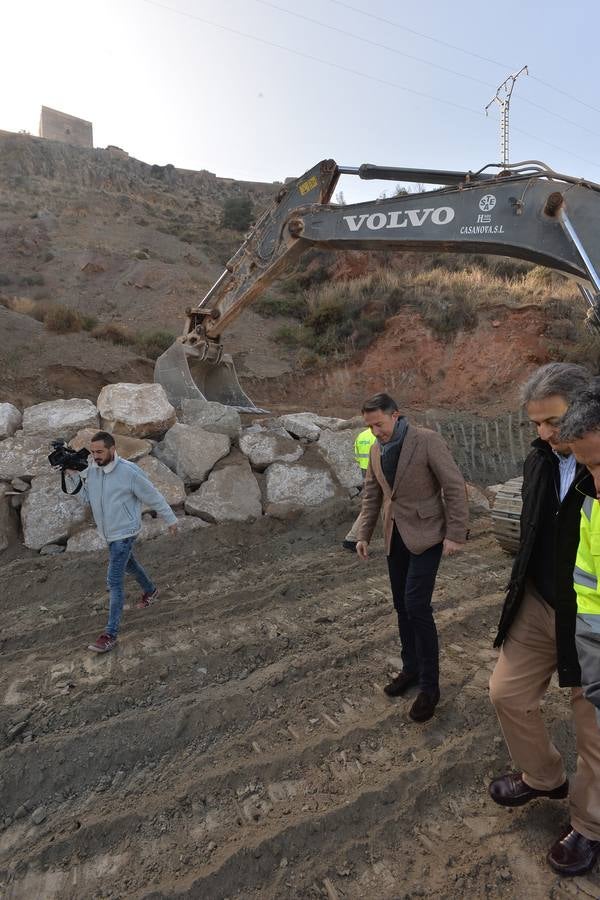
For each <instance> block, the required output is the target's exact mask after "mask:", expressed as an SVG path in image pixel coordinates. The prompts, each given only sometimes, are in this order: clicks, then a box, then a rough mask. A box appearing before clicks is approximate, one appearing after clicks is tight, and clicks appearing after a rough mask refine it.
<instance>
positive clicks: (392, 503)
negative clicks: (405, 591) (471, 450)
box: [358, 425, 469, 556]
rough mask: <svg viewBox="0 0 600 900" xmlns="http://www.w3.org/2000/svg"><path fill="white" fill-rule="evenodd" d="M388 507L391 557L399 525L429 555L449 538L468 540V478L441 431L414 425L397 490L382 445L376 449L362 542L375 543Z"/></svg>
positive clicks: (372, 456) (360, 533)
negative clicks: (384, 464) (383, 463)
mask: <svg viewBox="0 0 600 900" xmlns="http://www.w3.org/2000/svg"><path fill="white" fill-rule="evenodd" d="M382 504H383V534H384V539H385V548H386V553H387V554H388V556H389V553H390V546H391V542H392V533H393V528H394V522H395V523H396V527H397V528H398V531H399V532H400V537H401V538H402V540H403V541H404V543H405V544H406V546H407V547H408V549H409V550H410V552H411V553H423V552H424V551H425V550H428V549H429V547H433V546H434V544H439V543H440V541H443V540H444V538H448V539H449V540H451V541H456V543H457V544H462V543H464V541H466V539H467V526H468V521H469V507H468V503H467V490H466V486H465V481H464V478H463V477H462V475H461V473H460V471H459V469H458V466H457V465H456V463H455V462H454V460H453V458H452V454H451V453H450V451H449V450H448V447H447V446H446V443H445V442H444V439H443V438H442V437H440V435H439V434H438V433H437V432H436V431H430V430H429V429H428V428H419V427H417V426H415V425H409V426H408V430H407V432H406V437H405V438H404V444H403V445H402V451H401V453H400V459H399V460H398V468H397V470H396V477H395V479H394V487H393V489H392V488H390V486H389V484H388V481H387V479H386V477H385V475H384V474H383V470H382V468H381V451H380V446H379V442H378V441H375V443H374V444H373V446H372V447H371V453H370V457H369V468H368V469H367V477H366V480H365V486H364V489H363V496H362V508H361V511H360V516H359V520H358V540H359V541H367V543H368V542H369V541H370V540H371V536H372V534H373V531H374V529H375V525H376V524H377V519H378V518H379V512H380V510H381V506H382Z"/></svg>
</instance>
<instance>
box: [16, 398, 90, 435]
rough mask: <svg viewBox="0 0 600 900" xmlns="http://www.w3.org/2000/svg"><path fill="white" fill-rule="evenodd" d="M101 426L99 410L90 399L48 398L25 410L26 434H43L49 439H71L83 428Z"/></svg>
mask: <svg viewBox="0 0 600 900" xmlns="http://www.w3.org/2000/svg"><path fill="white" fill-rule="evenodd" d="M99 427H100V419H99V417H98V410H97V409H96V407H95V406H94V404H93V403H91V402H90V401H89V400H47V401H46V402H44V403H36V405H35V406H28V407H27V409H25V410H24V411H23V431H24V432H25V434H36V435H41V436H43V437H45V438H47V439H48V440H51V439H52V438H64V439H65V440H67V441H68V440H70V439H71V438H72V437H73V435H75V434H77V432H78V431H80V430H81V429H82V428H93V429H94V430H95V431H97V430H98V428H99Z"/></svg>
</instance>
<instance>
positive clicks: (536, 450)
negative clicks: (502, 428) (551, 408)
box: [494, 438, 587, 687]
mask: <svg viewBox="0 0 600 900" xmlns="http://www.w3.org/2000/svg"><path fill="white" fill-rule="evenodd" d="M532 447H533V450H532V451H531V452H530V454H529V456H528V457H527V459H526V460H525V464H524V466H523V491H522V496H523V507H522V509H521V542H520V545H519V550H518V552H517V555H516V557H515V561H514V564H513V567H512V572H511V576H510V582H509V585H508V589H507V594H506V599H505V601H504V607H503V609H502V615H501V616H500V623H499V625H498V634H497V636H496V640H495V641H494V647H500V646H501V644H502V643H503V642H504V641H505V639H506V637H507V635H508V634H509V632H510V628H511V625H512V623H513V622H514V620H515V618H516V615H517V613H518V611H519V608H520V606H521V602H522V600H523V594H524V590H525V581H526V579H527V577H528V574H529V572H528V570H529V566H530V562H531V556H532V552H533V549H534V545H535V539H536V535H537V530H538V527H539V526H540V522H541V520H542V516H543V515H545V510H546V508H547V503H546V500H547V493H546V492H548V491H551V492H552V494H553V495H554V494H555V492H556V486H557V479H558V461H557V459H556V457H555V455H554V454H553V452H552V450H551V448H550V445H549V444H548V443H547V442H546V441H542V440H541V439H540V438H537V439H536V440H535V441H534V442H533V444H532ZM586 471H587V470H586V469H585V468H584V467H583V466H580V465H578V466H577V470H576V473H575V478H574V480H573V484H572V485H571V487H570V488H569V491H568V493H567V495H566V496H565V498H564V499H563V501H562V503H561V504H560V506H559V507H558V509H557V512H556V517H557V518H556V531H555V541H554V548H555V560H556V570H555V572H556V582H555V612H556V651H557V669H558V681H559V684H560V686H561V687H579V686H580V684H581V670H580V668H579V662H578V660H577V650H576V648H575V618H576V615H577V599H576V596H575V590H574V588H573V567H574V565H575V556H576V555H577V545H578V544H579V523H580V515H581V505H582V503H583V500H584V494H583V493H582V492H581V491H580V490H578V488H577V486H576V485H577V482H578V481H580V480H581V478H582V476H584V475H585V474H586Z"/></svg>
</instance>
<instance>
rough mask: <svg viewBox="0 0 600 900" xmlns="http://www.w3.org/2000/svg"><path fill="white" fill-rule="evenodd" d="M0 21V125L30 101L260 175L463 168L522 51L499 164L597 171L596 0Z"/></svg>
mask: <svg viewBox="0 0 600 900" xmlns="http://www.w3.org/2000/svg"><path fill="white" fill-rule="evenodd" d="M299 14H300V15H301V16H303V17H304V18H299V17H298V15H299ZM308 20H312V21H308ZM0 23H1V33H2V37H3V40H2V54H1V57H0V78H1V83H2V85H3V89H2V91H1V93H0V129H6V130H9V131H18V130H20V129H26V130H28V131H30V132H31V133H32V134H37V129H38V121H39V112H40V107H41V106H42V104H44V105H46V106H51V107H53V108H55V109H59V110H62V111H63V112H67V113H70V114H71V115H76V116H81V117H82V118H85V119H89V120H91V121H92V122H93V126H94V143H95V145H96V146H97V147H105V146H106V145H107V144H116V145H117V146H120V147H122V148H124V149H125V150H127V151H128V152H129V153H130V154H131V155H132V156H135V157H137V158H138V159H141V160H144V161H145V162H149V163H159V164H165V163H173V164H174V165H176V166H182V167H186V168H192V169H209V170H210V171H212V172H215V173H216V174H217V175H220V176H228V177H234V178H241V179H252V180H261V181H275V180H283V179H284V178H286V177H287V176H297V175H300V174H302V172H304V171H305V170H307V169H309V168H311V167H312V166H313V165H314V164H315V163H316V162H318V161H319V160H320V159H323V158H328V157H333V158H334V159H335V160H336V161H337V162H338V163H340V164H343V165H348V166H358V165H360V163H362V162H371V163H379V164H382V165H397V166H411V167H417V166H423V167H431V168H439V169H478V168H479V167H480V166H482V165H484V164H486V163H489V162H498V161H499V159H500V151H499V128H498V117H499V111H498V109H497V108H494V109H493V110H492V111H491V113H490V116H489V117H488V118H486V116H485V113H484V107H485V105H486V104H487V103H488V101H489V100H491V98H492V97H493V96H494V94H495V92H496V88H497V87H498V85H499V84H500V83H501V82H502V81H503V80H504V79H505V78H506V76H507V75H509V74H511V73H512V72H516V71H517V70H518V69H520V68H521V66H523V65H525V64H527V65H528V66H529V72H530V75H529V76H525V75H523V76H521V77H520V78H519V80H518V82H517V84H516V87H515V89H514V93H513V97H512V102H511V132H510V136H511V146H510V150H511V152H510V159H511V162H516V161H519V160H525V159H540V160H543V161H544V162H547V163H549V164H550V165H552V166H553V167H554V168H556V169H557V170H558V171H562V172H566V173H569V174H573V175H581V176H585V177H587V178H590V179H592V180H595V181H599V182H600V153H599V152H598V151H599V149H600V97H599V96H598V92H597V84H598V73H597V68H596V66H597V63H596V60H597V58H598V50H597V35H598V34H599V33H600V3H598V0H569V2H565V0H504V2H503V3H502V4H500V5H498V4H492V3H489V2H485V0H477V2H476V0H456V2H451V0H420V2H418V3H417V2H414V0H410V2H407V0H395V2H394V0H347V2H341V0H304V2H303V3H298V2H297V0H273V2H271V0H268V2H267V0H96V2H91V0H4V2H3V3H2V4H0ZM325 26H329V28H327V27H325ZM328 63H329V65H328ZM436 67H437V68H436ZM561 91H562V92H563V93H561ZM413 92H419V93H413ZM567 95H569V96H567ZM453 104H456V105H453ZM534 104H537V106H535V105H534ZM539 107H543V108H544V109H540V108H539ZM565 120H569V121H568V122H567V121H565ZM340 187H341V188H342V189H343V191H344V195H345V197H346V200H347V201H348V200H363V199H368V198H369V197H373V196H376V195H377V194H378V193H380V192H381V190H383V189H385V188H386V187H387V189H388V190H392V189H393V184H387V185H386V184H383V183H369V182H363V183H360V182H358V180H354V179H350V178H344V179H343V180H342V182H341V184H340Z"/></svg>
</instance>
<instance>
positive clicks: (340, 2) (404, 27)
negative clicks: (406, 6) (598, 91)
mask: <svg viewBox="0 0 600 900" xmlns="http://www.w3.org/2000/svg"><path fill="white" fill-rule="evenodd" d="M329 2H330V3H335V4H336V6H342V7H343V8H344V9H349V10H351V11H352V12H356V13H358V14H359V15H361V16H366V17H367V18H369V19H375V21H377V22H383V23H384V24H385V25H391V26H392V27H393V28H399V29H401V30H402V31H407V32H408V33H409V34H414V35H416V36H417V37H421V38H425V40H427V41H433V42H434V43H435V44H440V46H442V47H448V49H450V50H457V51H458V52H459V53H464V54H466V55H467V56H472V57H473V59H479V60H481V61H482V62H488V63H491V64H492V65H494V66H501V67H502V68H503V69H505V70H506V69H509V70H513V69H514V68H515V67H514V66H511V65H509V64H508V63H503V62H499V61H498V60H497V59H491V58H490V57H489V56H482V55H481V54H480V53H474V52H473V51H472V50H466V49H465V48H464V47H459V46H457V45H456V44H450V43H449V42H448V41H443V40H441V38H436V37H433V36H432V35H431V34H425V33H424V32H422V31H417V30H416V29H415V28H409V27H408V26H407V25H401V24H400V22H394V21H393V20H392V19H386V18H385V17H384V16H378V15H376V14H375V13H371V12H366V11H365V10H364V9H360V8H359V7H358V6H352V4H350V3H345V2H344V0H329ZM531 78H532V79H533V80H534V81H537V82H538V83H539V84H542V85H544V87H547V88H550V90H552V91H557V92H558V93H559V94H563V95H564V96H565V97H568V98H569V100H573V102H574V103H580V104H581V106H585V107H586V108H587V109H591V110H593V112H595V113H600V109H599V108H598V107H597V106H592V105H591V104H590V103H585V101H583V100H580V99H579V97H576V96H575V95H574V94H569V93H568V92H567V91H565V90H563V89H562V88H559V87H556V86H555V85H553V84H550V82H548V81H544V80H543V79H542V78H537V77H536V76H535V75H532V76H531ZM546 111H548V110H546Z"/></svg>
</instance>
